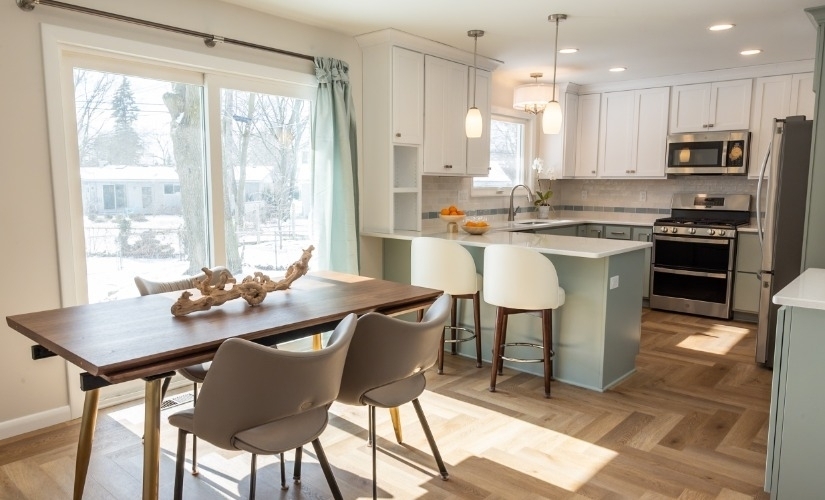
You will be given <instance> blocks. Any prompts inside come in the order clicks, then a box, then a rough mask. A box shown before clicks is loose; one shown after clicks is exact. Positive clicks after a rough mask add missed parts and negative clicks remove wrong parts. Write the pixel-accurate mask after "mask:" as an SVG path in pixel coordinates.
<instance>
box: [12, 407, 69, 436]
mask: <svg viewBox="0 0 825 500" xmlns="http://www.w3.org/2000/svg"><path fill="white" fill-rule="evenodd" d="M71 418H72V417H71V412H70V411H69V406H68V405H66V406H61V407H59V408H54V409H52V410H47V411H42V412H40V413H34V414H31V415H26V416H25V417H20V418H15V419H13V420H6V421H5V422H0V439H7V438H10V437H13V436H19V435H20V434H25V433H27V432H31V431H36V430H37V429H42V428H44V427H49V426H50V425H56V424H60V423H63V422H66V421H68V420H71Z"/></svg>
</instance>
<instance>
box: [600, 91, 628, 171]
mask: <svg viewBox="0 0 825 500" xmlns="http://www.w3.org/2000/svg"><path fill="white" fill-rule="evenodd" d="M634 104H635V92H634V91H632V90H628V91H624V92H605V93H604V94H602V102H601V119H600V127H599V157H598V159H599V175H600V176H602V177H627V176H630V175H632V171H633V168H634V165H633V135H634V134H633V126H634Z"/></svg>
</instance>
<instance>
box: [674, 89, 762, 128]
mask: <svg viewBox="0 0 825 500" xmlns="http://www.w3.org/2000/svg"><path fill="white" fill-rule="evenodd" d="M752 87H753V81H752V80H751V79H746V80H731V81H725V82H714V83H700V84H694V85H679V86H675V87H673V94H672V96H671V101H670V133H678V132H702V131H707V130H740V129H747V128H748V126H749V125H750V109H751V92H752Z"/></svg>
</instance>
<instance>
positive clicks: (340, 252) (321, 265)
mask: <svg viewBox="0 0 825 500" xmlns="http://www.w3.org/2000/svg"><path fill="white" fill-rule="evenodd" d="M315 76H316V77H318V93H317V95H316V98H315V118H314V121H313V134H312V143H313V151H314V154H315V158H314V174H313V194H314V198H313V225H314V227H313V229H314V231H313V232H314V234H315V237H316V240H317V242H318V245H317V246H318V248H317V250H316V252H315V257H317V259H318V260H317V261H316V262H315V266H313V267H315V268H316V269H327V270H332V271H339V272H345V273H351V274H358V254H359V248H358V151H357V148H356V135H355V107H354V106H353V103H352V90H351V88H350V83H349V66H348V65H347V63H345V62H343V61H339V60H337V59H332V58H326V57H316V58H315Z"/></svg>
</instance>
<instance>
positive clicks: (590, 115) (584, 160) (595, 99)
mask: <svg viewBox="0 0 825 500" xmlns="http://www.w3.org/2000/svg"><path fill="white" fill-rule="evenodd" d="M601 100H602V97H601V94H587V95H580V96H579V109H578V113H577V116H576V162H575V166H576V168H575V170H574V171H573V175H572V177H596V174H597V172H598V166H599V164H598V160H599V117H600V112H599V109H600V106H601Z"/></svg>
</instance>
